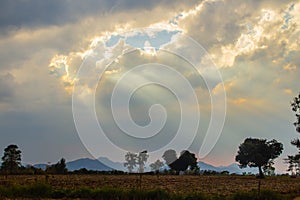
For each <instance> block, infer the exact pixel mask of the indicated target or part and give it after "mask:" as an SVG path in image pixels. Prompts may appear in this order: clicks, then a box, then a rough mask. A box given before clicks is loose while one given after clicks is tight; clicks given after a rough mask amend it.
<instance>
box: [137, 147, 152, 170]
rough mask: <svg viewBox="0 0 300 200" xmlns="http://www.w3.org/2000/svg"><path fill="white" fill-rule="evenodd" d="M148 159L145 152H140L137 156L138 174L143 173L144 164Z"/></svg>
mask: <svg viewBox="0 0 300 200" xmlns="http://www.w3.org/2000/svg"><path fill="white" fill-rule="evenodd" d="M148 158H149V155H148V153H147V151H142V152H140V153H139V155H138V156H137V164H138V166H139V170H138V172H139V173H144V170H145V164H146V162H147V160H148Z"/></svg>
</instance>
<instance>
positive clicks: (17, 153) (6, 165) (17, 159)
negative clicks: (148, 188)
mask: <svg viewBox="0 0 300 200" xmlns="http://www.w3.org/2000/svg"><path fill="white" fill-rule="evenodd" d="M20 167H21V150H19V147H18V146H17V145H15V144H11V145H9V146H7V147H6V148H5V149H4V155H3V157H2V165H1V169H2V170H6V171H8V172H9V173H10V174H11V173H14V172H16V171H17V170H18V169H19V168H20Z"/></svg>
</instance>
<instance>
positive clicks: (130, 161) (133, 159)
mask: <svg viewBox="0 0 300 200" xmlns="http://www.w3.org/2000/svg"><path fill="white" fill-rule="evenodd" d="M125 161H126V162H125V163H124V167H127V169H128V172H129V173H132V172H133V169H134V168H135V167H136V164H137V154H135V153H131V152H127V154H126V155H125Z"/></svg>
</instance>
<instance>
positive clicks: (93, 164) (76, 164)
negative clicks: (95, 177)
mask: <svg viewBox="0 0 300 200" xmlns="http://www.w3.org/2000/svg"><path fill="white" fill-rule="evenodd" d="M66 165H67V168H68V170H69V171H74V170H78V169H81V168H86V169H87V170H98V171H111V170H113V169H112V168H110V167H108V166H106V165H105V164H103V163H102V162H100V161H99V160H94V159H90V158H80V159H78V160H74V161H71V162H67V163H66Z"/></svg>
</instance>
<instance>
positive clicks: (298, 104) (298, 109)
mask: <svg viewBox="0 0 300 200" xmlns="http://www.w3.org/2000/svg"><path fill="white" fill-rule="evenodd" d="M291 107H292V111H294V112H295V113H296V114H295V116H296V121H295V122H294V126H295V127H296V131H297V132H299V133H300V93H299V94H298V96H296V97H295V98H294V100H293V101H292V103H291Z"/></svg>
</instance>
